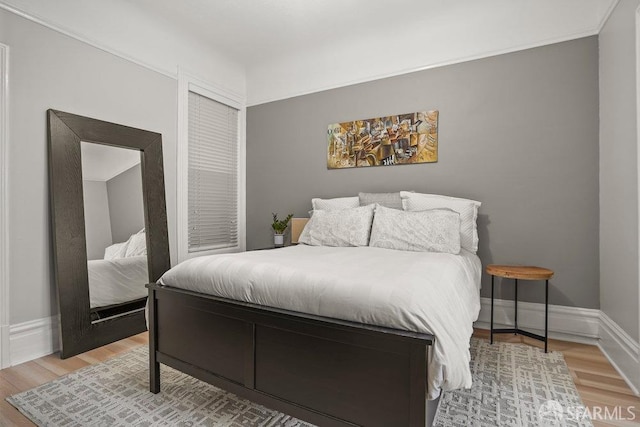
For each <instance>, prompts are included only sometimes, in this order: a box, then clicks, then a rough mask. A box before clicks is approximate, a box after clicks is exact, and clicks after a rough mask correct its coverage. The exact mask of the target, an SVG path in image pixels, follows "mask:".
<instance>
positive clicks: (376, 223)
mask: <svg viewBox="0 0 640 427" xmlns="http://www.w3.org/2000/svg"><path fill="white" fill-rule="evenodd" d="M369 246H375V247H378V248H386V249H397V250H401V251H417V252H443V253H448V254H459V253H460V214H459V213H458V212H455V211H452V210H450V209H431V210H426V211H416V212H409V211H401V210H398V209H392V208H385V207H384V206H380V205H378V206H377V207H376V214H375V217H374V218H373V227H372V228H371V240H370V241H369Z"/></svg>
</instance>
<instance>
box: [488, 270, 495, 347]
mask: <svg viewBox="0 0 640 427" xmlns="http://www.w3.org/2000/svg"><path fill="white" fill-rule="evenodd" d="M493 279H494V276H493V275H491V328H490V332H489V335H490V336H491V344H493Z"/></svg>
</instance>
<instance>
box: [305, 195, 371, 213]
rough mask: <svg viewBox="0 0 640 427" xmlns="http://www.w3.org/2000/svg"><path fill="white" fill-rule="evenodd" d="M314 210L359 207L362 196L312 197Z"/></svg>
mask: <svg viewBox="0 0 640 427" xmlns="http://www.w3.org/2000/svg"><path fill="white" fill-rule="evenodd" d="M311 206H313V210H314V211H316V210H321V211H333V210H336V209H348V208H357V207H358V206H360V198H359V197H358V196H354V197H336V198H335V199H318V198H315V199H311Z"/></svg>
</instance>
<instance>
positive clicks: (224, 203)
mask: <svg viewBox="0 0 640 427" xmlns="http://www.w3.org/2000/svg"><path fill="white" fill-rule="evenodd" d="M188 132H189V147H188V152H189V155H188V162H189V166H188V185H189V191H188V193H189V196H188V204H189V205H188V209H189V215H188V227H189V233H188V235H189V239H188V240H189V252H199V251H205V250H210V249H222V248H227V247H234V246H237V245H238V110H237V109H235V108H232V107H229V106H228V105H225V104H222V103H220V102H217V101H214V100H212V99H210V98H207V97H205V96H202V95H200V94H197V93H195V92H191V91H190V92H189V127H188Z"/></svg>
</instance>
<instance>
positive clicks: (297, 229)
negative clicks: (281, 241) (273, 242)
mask: <svg viewBox="0 0 640 427" xmlns="http://www.w3.org/2000/svg"><path fill="white" fill-rule="evenodd" d="M308 221H309V218H291V243H292V244H297V243H298V238H299V237H300V233H302V229H303V228H304V226H305V225H307V222H308Z"/></svg>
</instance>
